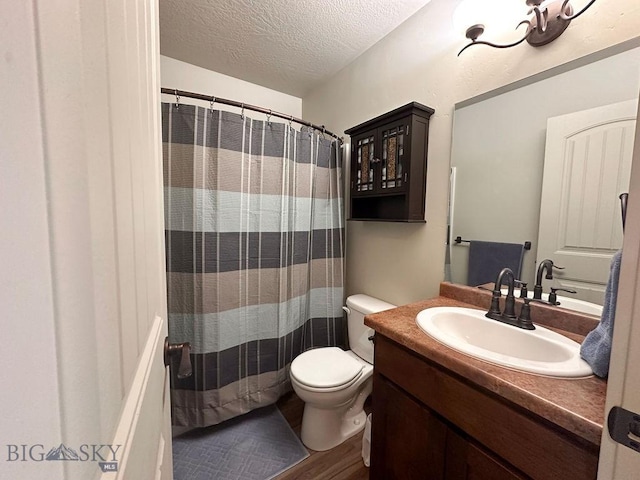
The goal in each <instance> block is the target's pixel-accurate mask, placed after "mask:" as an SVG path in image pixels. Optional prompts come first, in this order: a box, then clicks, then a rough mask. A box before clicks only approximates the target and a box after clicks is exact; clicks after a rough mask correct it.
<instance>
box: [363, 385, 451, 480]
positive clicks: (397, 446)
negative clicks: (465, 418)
mask: <svg viewBox="0 0 640 480" xmlns="http://www.w3.org/2000/svg"><path fill="white" fill-rule="evenodd" d="M373 385H374V386H373V391H374V393H373V402H372V404H373V405H372V407H373V418H374V421H373V429H372V432H371V470H370V472H369V478H370V479H371V480H394V479H398V480H413V479H421V480H443V479H444V478H445V477H444V467H445V446H446V437H447V427H446V426H445V424H444V423H442V422H441V421H440V420H439V419H438V418H437V417H436V416H435V415H434V414H433V413H431V411H429V410H428V409H427V408H425V407H423V406H422V405H420V404H419V403H418V402H416V401H415V400H413V399H412V398H411V397H409V396H408V395H407V394H406V393H404V392H402V391H401V390H399V389H398V388H397V387H395V386H394V385H393V384H392V383H390V382H389V381H387V380H386V379H385V378H384V377H382V376H381V375H379V374H375V375H374V378H373Z"/></svg>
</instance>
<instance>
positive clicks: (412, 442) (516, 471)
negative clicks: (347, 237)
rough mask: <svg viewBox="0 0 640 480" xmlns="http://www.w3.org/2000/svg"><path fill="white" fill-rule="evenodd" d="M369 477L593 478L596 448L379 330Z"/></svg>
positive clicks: (385, 479) (434, 479)
mask: <svg viewBox="0 0 640 480" xmlns="http://www.w3.org/2000/svg"><path fill="white" fill-rule="evenodd" d="M374 368H375V370H374V376H373V397H372V400H373V402H372V407H373V408H372V410H373V417H372V419H373V425H372V432H371V433H372V438H371V469H370V474H369V478H370V479H371V480H394V479H401V480H412V479H429V480H457V479H474V480H515V479H536V480H538V479H539V480H558V479H575V480H582V479H585V480H586V479H595V478H596V476H597V465H598V448H597V447H596V446H595V445H592V444H587V443H585V442H584V440H582V439H580V438H579V437H578V436H576V435H575V434H573V433H571V432H568V431H566V430H564V429H561V428H560V427H558V426H556V425H553V424H551V423H550V422H548V421H547V420H544V419H542V418H539V417H536V416H535V415H533V414H531V413H530V412H527V411H526V410H524V409H522V408H521V407H519V406H518V405H514V404H511V403H509V402H507V401H506V400H504V399H502V398H501V397H499V396H497V395H495V394H493V393H491V392H488V391H485V390H483V389H481V388H480V387H477V386H474V385H473V384H472V383H470V382H469V381H468V380H466V379H464V378H461V377H459V376H457V375H455V374H453V373H451V372H449V371H447V370H445V369H443V368H442V367H440V366H439V365H437V364H435V363H432V362H431V361H429V360H427V359H425V358H423V357H421V356H418V355H416V354H415V353H414V352H412V351H410V350H408V349H406V348H405V347H403V346H401V345H399V344H397V343H395V342H394V341H392V340H390V339H388V338H386V337H384V336H381V335H380V334H378V333H376V343H375V361H374Z"/></svg>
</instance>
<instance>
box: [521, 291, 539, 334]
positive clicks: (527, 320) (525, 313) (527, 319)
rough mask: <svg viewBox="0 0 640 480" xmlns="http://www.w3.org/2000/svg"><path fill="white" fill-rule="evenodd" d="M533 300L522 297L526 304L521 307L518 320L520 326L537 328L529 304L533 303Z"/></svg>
mask: <svg viewBox="0 0 640 480" xmlns="http://www.w3.org/2000/svg"><path fill="white" fill-rule="evenodd" d="M531 300H532V299H531V298H523V299H522V301H523V302H524V304H523V305H522V308H521V309H520V315H518V320H517V322H518V324H519V326H520V328H524V329H526V330H535V328H536V327H535V326H534V325H533V322H532V321H531V307H530V306H529V304H530V303H531Z"/></svg>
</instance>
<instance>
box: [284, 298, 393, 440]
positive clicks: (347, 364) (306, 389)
mask: <svg viewBox="0 0 640 480" xmlns="http://www.w3.org/2000/svg"><path fill="white" fill-rule="evenodd" d="M394 307H395V306H394V305H391V304H390V303H387V302H383V301H382V300H378V299H376V298H373V297H369V296H367V295H361V294H360V295H352V296H350V297H349V298H347V306H346V307H345V308H344V309H345V311H346V312H347V316H348V320H347V327H348V332H349V345H350V346H351V350H347V351H345V350H342V349H340V348H338V347H324V348H316V349H312V350H308V351H306V352H304V353H302V354H300V355H298V356H297V357H296V358H295V359H294V360H293V362H292V363H291V384H292V386H293V389H294V391H295V392H296V394H297V395H298V396H299V397H300V399H301V400H302V401H303V402H305V406H304V414H303V417H302V430H301V435H300V436H301V438H302V442H303V443H304V444H305V445H306V446H307V447H308V448H310V449H312V450H316V451H324V450H329V449H331V448H333V447H335V446H337V445H339V444H341V443H342V442H344V441H345V440H347V439H348V438H349V437H351V436H353V435H355V434H356V433H358V432H360V431H362V430H363V429H364V427H365V424H366V420H367V417H366V414H365V412H364V408H363V407H364V402H365V400H366V399H367V397H368V396H369V395H370V394H371V387H372V375H373V342H372V340H371V337H372V335H373V330H372V329H370V328H368V327H367V326H365V324H364V316H365V315H368V314H370V313H376V312H381V311H383V310H388V309H390V308H394Z"/></svg>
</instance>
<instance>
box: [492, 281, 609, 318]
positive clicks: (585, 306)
mask: <svg viewBox="0 0 640 480" xmlns="http://www.w3.org/2000/svg"><path fill="white" fill-rule="evenodd" d="M500 291H501V292H502V294H503V295H506V294H507V293H508V292H509V290H508V289H506V288H503V289H501V290H500ZM514 295H515V296H516V298H520V289H518V288H516V289H515V290H514ZM528 297H529V298H533V292H529V295H528ZM542 300H544V301H546V302H548V301H549V294H548V293H543V294H542ZM557 301H558V302H560V305H558V307H561V308H568V309H569V310H574V311H576V312H580V313H587V314H589V315H595V316H596V317H601V316H602V305H598V304H597V303H591V302H586V301H584V300H578V299H577V298H571V297H563V296H561V295H558V300H557Z"/></svg>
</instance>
